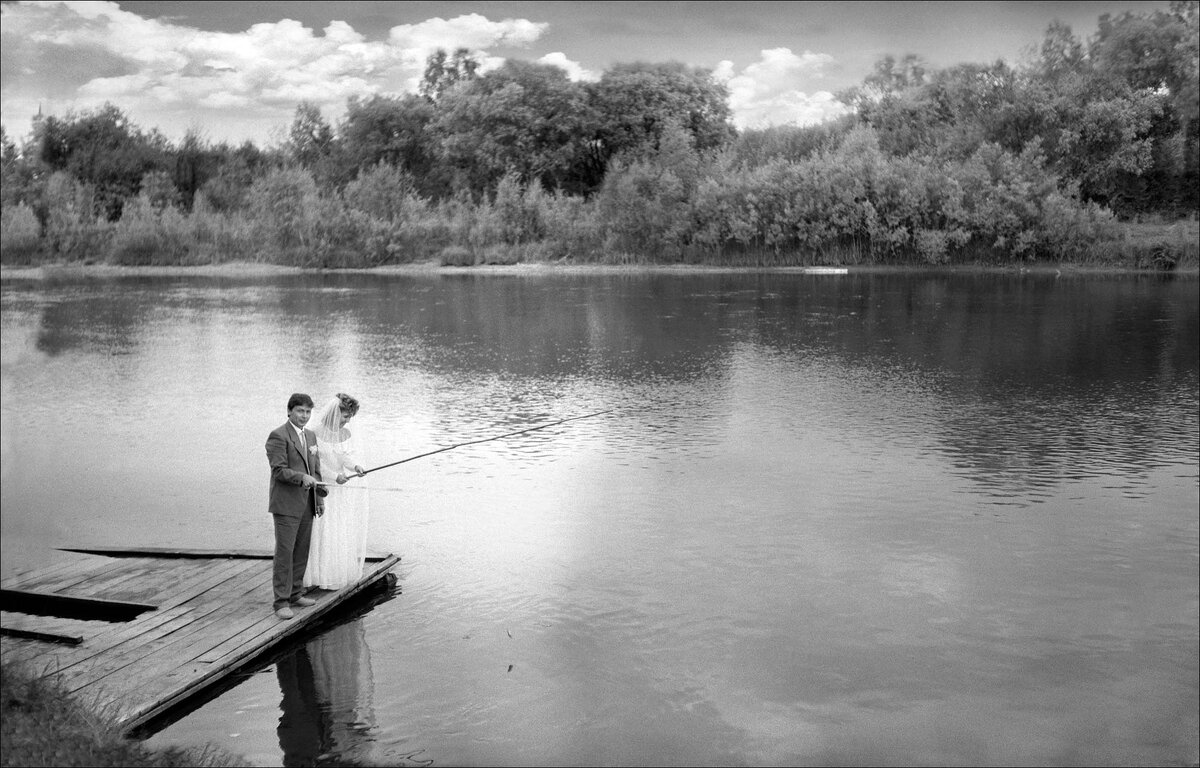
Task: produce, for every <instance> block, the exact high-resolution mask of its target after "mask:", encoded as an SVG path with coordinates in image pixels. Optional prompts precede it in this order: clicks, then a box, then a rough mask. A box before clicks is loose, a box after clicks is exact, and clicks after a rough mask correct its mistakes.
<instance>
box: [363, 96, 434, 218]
mask: <svg viewBox="0 0 1200 768" xmlns="http://www.w3.org/2000/svg"><path fill="white" fill-rule="evenodd" d="M434 117H435V107H434V105H433V104H432V103H431V102H430V101H429V100H428V99H425V98H422V97H420V96H413V95H408V96H403V97H393V96H381V95H375V96H372V97H371V98H369V99H358V98H351V99H350V100H349V102H347V108H346V118H345V120H344V121H343V123H342V125H341V128H340V130H339V132H340V134H341V137H342V150H343V157H344V158H345V162H346V164H347V167H348V168H349V169H350V170H351V171H352V173H353V174H360V173H363V172H365V171H366V170H368V169H371V168H374V167H375V166H377V165H378V164H380V163H384V164H386V165H390V166H394V167H396V168H398V169H401V170H403V171H405V172H407V173H408V174H410V175H411V177H412V178H413V179H415V180H416V182H417V184H418V188H419V189H420V191H421V192H422V193H424V194H425V195H428V196H440V195H442V194H444V193H446V192H447V182H446V179H445V178H444V177H445V174H444V173H442V172H441V169H440V168H439V167H438V165H437V158H438V146H437V143H436V142H435V140H434V138H433V134H432V133H431V131H430V130H429V126H430V124H431V123H432V122H433V119H434Z"/></svg>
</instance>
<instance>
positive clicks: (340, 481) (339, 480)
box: [335, 472, 350, 485]
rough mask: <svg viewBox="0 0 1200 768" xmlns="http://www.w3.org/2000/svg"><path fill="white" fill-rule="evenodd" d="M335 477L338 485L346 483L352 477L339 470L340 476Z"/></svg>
mask: <svg viewBox="0 0 1200 768" xmlns="http://www.w3.org/2000/svg"><path fill="white" fill-rule="evenodd" d="M335 479H336V480H337V484H338V485H345V484H346V481H347V480H349V479H350V478H348V477H346V476H345V475H343V474H342V473H341V472H338V476H337V478H335Z"/></svg>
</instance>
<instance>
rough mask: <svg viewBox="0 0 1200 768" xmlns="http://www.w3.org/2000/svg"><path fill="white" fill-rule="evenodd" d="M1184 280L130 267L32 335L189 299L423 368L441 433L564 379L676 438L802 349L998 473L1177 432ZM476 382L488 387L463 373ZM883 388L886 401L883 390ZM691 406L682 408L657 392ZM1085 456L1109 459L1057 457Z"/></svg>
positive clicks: (1189, 344)
mask: <svg viewBox="0 0 1200 768" xmlns="http://www.w3.org/2000/svg"><path fill="white" fill-rule="evenodd" d="M1195 291H1196V283H1195V281H1194V280H1192V279H1190V278H1181V279H1176V280H1173V281H1164V280H1163V279H1161V278H1148V277H1137V278H1135V277H1128V276H1118V277H1100V276H1087V277H1071V276H1069V275H1064V276H1055V275H1053V274H1048V275H1047V274H1037V275H1033V274H1030V275H1024V276H1018V275H1013V274H1012V273H1004V274H999V273H982V274H981V273H946V272H929V273H923V274H922V273H915V272H899V271H896V272H876V273H854V274H850V275H844V276H837V277H831V276H806V275H797V274H782V273H739V272H728V273H724V272H719V273H702V274H661V273H659V274H654V273H639V272H631V273H628V274H616V275H612V274H586V273H585V274H553V273H551V274H545V275H496V274H487V273H480V274H461V275H459V274H454V275H430V276H415V277H414V276H397V275H357V274H328V275H307V274H306V275H303V276H299V277H288V278H268V279H263V280H260V281H257V282H256V281H255V280H244V281H241V280H239V281H222V280H213V281H206V280H200V279H198V280H191V281H187V282H186V286H185V288H180V284H179V281H177V280H174V279H173V278H146V279H130V280H119V281H107V282H105V283H104V284H103V287H102V288H101V289H99V290H97V288H96V287H95V285H94V284H91V285H89V286H87V287H86V289H84V290H81V291H79V292H78V295H77V294H76V293H75V292H68V293H67V295H66V296H64V297H62V298H61V300H59V301H56V302H55V303H53V304H50V305H49V306H48V307H47V308H46V309H45V310H44V311H43V319H42V326H41V328H40V331H39V336H38V347H39V349H41V350H42V351H45V352H49V353H50V354H57V353H59V352H61V351H63V350H66V349H70V348H74V347H87V346H90V345H95V346H97V347H98V348H100V349H104V350H108V351H125V350H126V348H128V347H132V346H135V345H137V344H140V343H144V342H145V341H149V340H150V339H151V337H150V336H147V334H146V331H145V326H146V322H147V320H148V319H150V318H151V316H152V315H157V314H159V313H161V311H162V309H163V308H164V307H166V308H167V309H170V308H171V307H182V308H184V309H189V310H193V309H196V308H200V309H203V310H205V311H202V312H193V313H192V314H191V315H185V317H186V322H197V323H202V324H218V327H220V324H227V323H231V322H234V320H236V322H237V323H241V324H244V321H243V320H242V317H243V315H245V314H246V313H250V314H251V315H252V317H253V318H255V319H254V323H253V328H254V329H255V330H257V332H258V333H259V334H263V335H264V336H269V335H270V334H273V333H285V331H284V330H282V329H286V334H294V333H297V332H298V331H297V330H296V329H297V328H299V327H301V326H303V333H304V334H305V335H306V338H310V340H311V341H312V344H313V348H314V349H325V348H327V347H330V348H332V347H336V348H339V349H345V348H352V349H354V350H355V352H354V354H355V356H356V357H355V360H354V361H353V362H354V364H359V365H363V366H365V367H366V371H365V372H366V373H367V374H368V375H371V376H373V377H376V378H382V377H384V375H385V374H387V375H394V373H395V370H396V369H398V368H399V369H404V368H409V369H413V370H420V371H423V372H428V373H430V374H432V375H433V376H434V377H435V378H436V380H438V381H440V382H444V383H446V384H447V385H448V386H449V387H450V388H451V389H452V390H453V395H454V398H455V402H456V406H455V407H454V408H449V409H442V410H439V411H438V413H439V414H441V415H442V416H443V417H444V418H445V419H446V423H444V424H438V425H435V426H437V428H438V433H439V434H444V435H446V436H447V439H448V440H449V439H454V438H456V437H457V436H459V435H461V434H469V435H470V436H471V437H477V436H478V434H480V433H487V432H488V431H494V432H502V431H505V430H506V429H509V428H511V424H516V423H520V424H522V425H527V424H532V423H537V422H539V421H550V420H553V419H556V418H562V417H564V416H569V415H574V414H569V413H559V412H557V411H554V410H553V405H554V403H555V402H556V400H557V399H558V398H559V397H560V396H561V392H562V390H563V389H564V388H569V387H570V386H572V382H577V381H583V382H589V383H597V382H598V383H611V384H615V385H617V386H619V387H620V388H621V391H622V393H623V395H624V396H625V400H626V402H629V403H636V404H637V405H638V406H639V407H642V408H651V409H656V411H657V415H656V416H655V418H654V419H653V420H651V423H650V424H649V425H648V426H647V425H641V426H640V427H639V430H640V431H639V432H638V433H637V434H636V435H634V434H631V435H629V436H628V439H629V440H634V439H636V440H641V441H646V440H655V439H661V440H671V441H676V442H677V441H679V440H680V439H684V438H687V436H688V435H690V434H692V433H695V434H702V433H705V432H707V431H710V430H708V429H707V427H706V426H705V425H702V424H696V423H695V419H696V418H698V417H707V415H706V414H707V413H708V412H710V411H711V413H712V418H716V419H721V418H724V417H725V416H727V411H728V407H727V403H726V401H727V400H728V398H729V397H730V391H729V390H730V387H731V386H732V385H731V383H730V382H731V380H732V372H733V371H734V370H735V369H736V365H737V360H736V359H737V355H738V354H739V349H745V348H749V349H752V350H755V351H766V352H768V353H772V354H775V353H782V354H783V356H784V357H785V358H787V359H788V360H791V361H793V362H794V363H796V364H797V365H799V367H800V369H801V373H803V370H804V369H803V364H805V363H808V362H813V361H820V362H821V363H822V364H824V365H825V367H826V368H827V369H828V368H835V369H838V371H839V375H841V376H843V377H844V378H843V381H844V384H842V385H840V386H841V390H842V391H844V392H845V399H848V400H851V401H853V400H854V399H855V398H854V395H856V394H861V395H863V396H864V397H869V398H870V403H869V404H862V403H859V402H851V403H850V404H849V405H847V407H849V406H850V405H853V406H858V405H863V407H865V408H873V409H877V410H878V411H882V412H886V411H887V410H888V409H889V408H890V409H893V410H895V409H899V408H903V407H905V406H906V405H908V404H911V402H912V400H913V399H914V398H916V399H918V400H920V401H921V402H923V403H925V404H926V408H925V409H924V411H922V412H920V413H919V418H920V419H921V420H922V424H921V425H920V430H919V431H920V432H922V433H930V434H933V435H936V436H937V438H938V439H939V441H940V442H941V444H942V445H943V446H944V447H945V448H946V449H947V453H948V454H949V456H950V458H951V460H952V461H954V462H956V463H957V464H958V465H959V466H961V467H963V468H964V470H965V471H966V472H968V473H970V474H971V476H972V477H974V478H976V479H978V480H979V481H980V482H984V483H997V482H998V483H1000V486H999V487H1000V488H1002V489H1003V488H1004V487H1008V486H1009V485H1010V483H1009V480H1011V481H1012V483H1014V484H1016V485H1022V484H1027V483H1028V482H1029V481H1030V480H1031V479H1032V480H1033V481H1035V482H1043V481H1044V482H1048V483H1056V482H1058V481H1059V479H1060V478H1064V477H1070V476H1072V473H1075V472H1081V473H1084V474H1095V473H1108V472H1112V471H1118V472H1127V471H1128V468H1130V467H1146V468H1148V467H1149V465H1147V464H1146V461H1147V460H1146V459H1145V458H1144V457H1146V456H1152V455H1153V456H1161V450H1160V448H1161V445H1160V444H1161V443H1162V441H1163V438H1164V435H1166V436H1167V437H1169V438H1171V439H1172V440H1174V441H1176V442H1181V444H1183V445H1194V441H1193V442H1189V441H1188V440H1189V439H1188V435H1189V434H1190V435H1194V434H1195V430H1196V417H1195V415H1194V411H1195V403H1194V394H1193V395H1192V402H1190V403H1189V402H1177V401H1178V399H1179V397H1180V396H1179V393H1180V392H1184V393H1187V392H1192V393H1194V392H1195V388H1196V381H1197V378H1198V371H1197V367H1198V366H1197V356H1196V349H1197V346H1198V344H1200V330H1198V326H1200V321H1198V316H1197V312H1198V308H1197V303H1196V300H1195ZM231 318H232V319H231ZM331 318H335V319H336V322H330V319H331ZM239 327H240V326H239ZM286 334H285V336H284V337H286ZM342 362H343V363H344V362H345V360H343V361H342ZM372 366H378V367H379V370H378V371H376V370H373V369H372ZM343 367H344V366H343ZM377 374H378V375H377ZM317 375H318V377H324V376H328V373H327V372H325V371H318V373H317ZM488 377H491V378H493V379H495V380H496V381H499V382H501V384H500V385H497V384H496V382H492V383H491V384H489V383H487V382H486V381H485V382H483V383H482V384H480V382H481V380H483V379H487V378H488ZM509 380H512V382H513V384H512V386H506V385H503V382H507V381H509ZM788 384H789V383H788V382H781V384H780V387H781V391H782V392H783V394H786V390H787V386H788ZM475 385H478V386H475ZM855 387H860V388H861V389H862V392H859V393H855V392H854V391H853V388H855ZM899 389H906V390H908V391H905V392H903V393H902V394H904V397H903V398H896V397H890V395H893V394H897V390H899ZM464 393H465V394H464ZM471 397H478V398H479V400H480V401H479V402H478V403H474V404H472V401H471V400H470V398H471ZM839 397H842V396H841V395H839ZM688 398H690V401H689V400H687V399H688ZM860 399H861V398H860ZM1185 399H1186V398H1185ZM697 400H702V401H703V403H702V405H703V408H700V409H697V408H696V407H689V408H677V407H675V405H676V404H677V403H680V402H684V403H686V404H690V405H692V406H695V405H696V402H695V401H697ZM900 403H904V405H901V404H900ZM822 406H823V407H826V408H833V409H836V408H837V407H838V403H823V404H822ZM1189 411H1190V412H1192V415H1191V416H1188V415H1187V414H1188V413H1189ZM677 412H678V413H677ZM497 414H499V415H501V416H502V418H503V419H504V420H503V421H501V422H496V421H494V420H495V419H496V417H497ZM679 414H682V415H679ZM1181 414H1182V415H1181ZM677 416H678V418H677ZM679 419H685V420H686V423H684V422H680V421H679ZM1180 419H1182V423H1179V420H1180ZM853 424H859V425H862V424H863V422H862V421H852V422H851V426H850V427H849V428H862V427H861V426H860V427H854V426H853ZM593 426H594V425H593ZM656 430H657V431H656ZM1180 432H1182V434H1183V436H1182V437H1177V436H1176V435H1177V433H1180ZM614 438H615V439H617V440H618V441H621V440H623V439H625V436H622V435H614ZM696 439H700V438H696ZM529 443H530V444H531V445H532V444H534V443H536V440H531V441H529ZM1084 454H1086V455H1088V456H1090V457H1093V458H1091V459H1089V460H1090V461H1093V462H1095V461H1097V459H1096V458H1094V457H1099V456H1108V457H1110V458H1111V459H1112V464H1111V466H1110V465H1108V464H1107V463H1102V464H1097V465H1096V466H1091V467H1087V466H1083V467H1081V466H1077V463H1078V462H1079V461H1080V457H1081V456H1083V455H1084Z"/></svg>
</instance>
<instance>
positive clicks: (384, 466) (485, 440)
mask: <svg viewBox="0 0 1200 768" xmlns="http://www.w3.org/2000/svg"><path fill="white" fill-rule="evenodd" d="M612 411H613V409H612V408H609V409H607V410H604V411H596V412H595V413H587V414H584V415H583V416H572V417H571V418H569V419H559V420H558V421H552V422H550V423H549V424H542V425H541V426H540V427H527V428H525V429H518V430H517V431H516V432H507V433H505V434H503V435H496V436H495V437H485V438H483V439H481V440H468V441H467V442H465V443H455V444H454V445H448V446H446V447H445V448H438V449H437V450H435V451H428V452H426V453H419V454H417V455H416V456H409V457H408V458H407V459H400V461H393V462H392V463H391V464H382V465H380V466H378V467H372V468H371V469H364V470H363V471H362V472H361V473H359V474H358V475H355V477H363V476H364V475H367V474H370V473H371V472H377V471H379V470H381V469H387V468H388V467H394V466H396V465H397V464H404V463H406V462H409V461H415V460H416V459H423V458H425V457H426V456H432V455H434V454H435V453H445V452H446V451H452V450H454V449H455V448H462V447H463V446H466V445H477V444H479V443H490V442H491V441H493V440H503V439H504V438H506V437H515V436H516V435H523V434H525V433H527V432H537V431H538V430H539V429H547V428H549V427H555V426H558V425H559V424H566V423H567V422H568V421H579V420H580V419H590V418H592V417H593V416H600V415H602V414H605V413H612Z"/></svg>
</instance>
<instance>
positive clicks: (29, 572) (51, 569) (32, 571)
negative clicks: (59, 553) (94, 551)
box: [0, 555, 108, 589]
mask: <svg viewBox="0 0 1200 768" xmlns="http://www.w3.org/2000/svg"><path fill="white" fill-rule="evenodd" d="M107 561H108V559H107V558H101V557H96V556H91V555H89V556H87V557H86V558H78V557H76V558H72V559H70V560H64V561H63V562H61V563H54V564H53V565H46V566H39V567H37V568H29V569H26V570H23V571H18V572H16V573H14V574H12V575H11V576H7V577H5V579H4V581H3V583H0V587H4V588H5V589H20V588H22V587H24V586H26V585H28V584H31V583H34V582H37V581H39V580H41V579H48V578H51V577H53V576H54V575H55V574H57V573H61V572H62V571H66V570H72V569H75V568H78V567H80V565H81V564H82V565H88V564H95V563H103V562H107Z"/></svg>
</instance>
